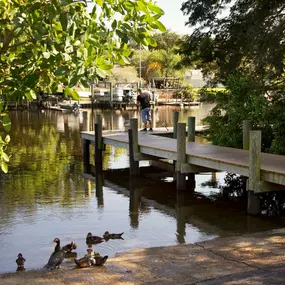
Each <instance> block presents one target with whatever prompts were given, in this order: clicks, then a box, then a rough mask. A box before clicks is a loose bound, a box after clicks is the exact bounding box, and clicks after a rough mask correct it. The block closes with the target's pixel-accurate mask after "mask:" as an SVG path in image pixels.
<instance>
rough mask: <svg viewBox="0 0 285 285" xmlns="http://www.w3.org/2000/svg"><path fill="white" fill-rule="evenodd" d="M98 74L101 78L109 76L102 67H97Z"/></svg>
mask: <svg viewBox="0 0 285 285" xmlns="http://www.w3.org/2000/svg"><path fill="white" fill-rule="evenodd" d="M96 74H97V75H99V76H100V77H101V78H105V77H106V76H107V73H106V71H104V70H102V69H100V68H96Z"/></svg>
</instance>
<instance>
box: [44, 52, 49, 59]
mask: <svg viewBox="0 0 285 285" xmlns="http://www.w3.org/2000/svg"><path fill="white" fill-rule="evenodd" d="M43 57H44V58H46V59H49V58H50V53H49V52H47V51H45V52H43Z"/></svg>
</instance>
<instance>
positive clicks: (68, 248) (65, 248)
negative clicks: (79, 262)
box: [62, 241, 77, 252]
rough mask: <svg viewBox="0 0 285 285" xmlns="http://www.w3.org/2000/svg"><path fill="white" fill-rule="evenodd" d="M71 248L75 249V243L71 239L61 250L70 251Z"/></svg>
mask: <svg viewBox="0 0 285 285" xmlns="http://www.w3.org/2000/svg"><path fill="white" fill-rule="evenodd" d="M73 249H77V245H76V243H75V242H73V241H72V242H71V243H69V244H66V245H65V246H63V247H62V250H64V251H65V252H71V251H72V250H73Z"/></svg>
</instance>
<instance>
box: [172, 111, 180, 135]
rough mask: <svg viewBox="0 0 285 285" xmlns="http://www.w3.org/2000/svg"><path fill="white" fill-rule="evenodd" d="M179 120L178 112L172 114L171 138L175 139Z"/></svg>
mask: <svg viewBox="0 0 285 285" xmlns="http://www.w3.org/2000/svg"><path fill="white" fill-rule="evenodd" d="M178 120H179V112H177V111H175V112H173V138H174V139H176V138H177V123H178Z"/></svg>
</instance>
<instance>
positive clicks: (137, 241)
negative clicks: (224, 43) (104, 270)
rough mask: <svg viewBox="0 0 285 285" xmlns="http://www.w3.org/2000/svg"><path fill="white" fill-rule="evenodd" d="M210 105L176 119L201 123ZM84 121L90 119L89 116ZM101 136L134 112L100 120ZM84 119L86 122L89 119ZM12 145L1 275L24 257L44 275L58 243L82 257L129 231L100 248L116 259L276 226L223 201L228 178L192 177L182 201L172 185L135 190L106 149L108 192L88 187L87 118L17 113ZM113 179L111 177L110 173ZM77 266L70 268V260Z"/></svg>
mask: <svg viewBox="0 0 285 285" xmlns="http://www.w3.org/2000/svg"><path fill="white" fill-rule="evenodd" d="M173 110H180V109H179V108H177V109H175V108H173V107H158V108H157V109H156V110H155V112H154V118H155V122H156V127H158V126H161V125H162V122H163V121H166V122H167V125H168V126H171V125H172V113H173ZM208 111H209V106H207V105H203V106H201V107H193V108H192V107H191V109H182V110H180V119H181V120H182V121H186V120H187V117H188V116H189V115H191V116H193V115H194V116H196V122H197V125H200V124H201V119H202V118H204V117H205V116H206V115H207V113H208ZM85 114H86V113H85ZM102 115H103V126H104V128H105V129H110V128H113V129H124V121H125V120H128V119H129V118H131V117H133V116H137V115H138V113H137V111H103V113H102ZM86 118H87V119H86ZM11 119H12V131H11V138H12V142H11V143H10V145H9V152H10V154H11V163H10V168H9V173H8V174H7V175H3V174H1V176H0V178H1V180H0V215H1V219H0V272H1V273H3V272H12V271H15V270H16V263H15V260H16V257H17V254H18V253H19V252H21V253H22V254H23V255H24V257H25V258H26V260H27V261H26V264H25V265H26V268H27V269H28V270H30V269H34V268H35V269H37V268H41V267H42V266H44V265H45V264H46V263H47V261H48V259H49V256H50V254H51V252H52V251H53V248H54V243H53V242H52V240H53V239H54V238H55V237H58V238H60V239H61V241H62V244H63V245H64V244H66V243H69V242H71V241H75V242H76V243H77V245H78V249H77V253H78V256H79V257H81V256H83V255H84V254H85V252H86V248H87V246H86V244H85V237H86V234H87V233H88V232H92V233H93V234H94V235H101V236H102V235H103V233H104V232H105V231H107V230H108V231H109V232H114V233H117V232H124V235H123V237H124V240H110V241H108V242H103V243H101V244H99V245H96V246H95V248H96V251H98V252H99V253H101V254H103V255H105V254H107V255H109V256H110V257H111V256H114V255H115V254H116V253H117V252H122V251H126V250H131V249H137V248H147V247H154V246H167V245H175V244H180V243H194V242H199V241H203V240H207V239H213V238H215V237H220V236H230V235H235V234H238V233H246V232H255V231H260V230H265V229H270V228H274V227H278V226H279V225H278V223H276V222H275V223H274V222H272V221H270V220H265V219H260V218H252V217H248V216H246V215H245V204H244V202H229V201H224V200H222V199H218V198H217V197H219V193H220V189H219V185H221V184H223V178H224V176H225V174H224V173H218V174H216V175H215V174H212V173H207V174H204V175H196V194H195V195H194V196H193V195H189V194H187V193H183V192H182V193H176V190H175V185H174V183H172V178H171V177H168V176H169V175H167V174H165V175H164V176H163V175H162V176H161V175H160V176H159V175H158V174H156V173H146V174H145V175H143V176H142V177H141V178H140V179H139V181H137V182H136V184H135V187H134V185H133V182H132V183H130V181H129V176H128V171H127V170H126V169H125V170H124V168H127V167H128V154H127V151H126V150H122V149H114V148H110V147H109V148H107V149H106V152H105V156H104V162H103V163H104V169H105V170H106V171H107V173H106V179H105V183H104V187H103V191H102V193H100V195H98V193H97V195H96V186H95V184H94V182H92V181H90V180H87V179H84V177H83V165H82V149H81V147H82V146H81V136H80V131H81V130H85V129H90V127H91V126H93V120H92V116H91V111H90V110H88V113H87V116H85V115H83V113H82V112H81V113H79V114H73V113H69V114H67V113H61V112H56V111H42V112H38V111H30V112H27V111H17V112H11ZM110 170H112V172H110ZM69 262H72V261H69Z"/></svg>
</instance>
